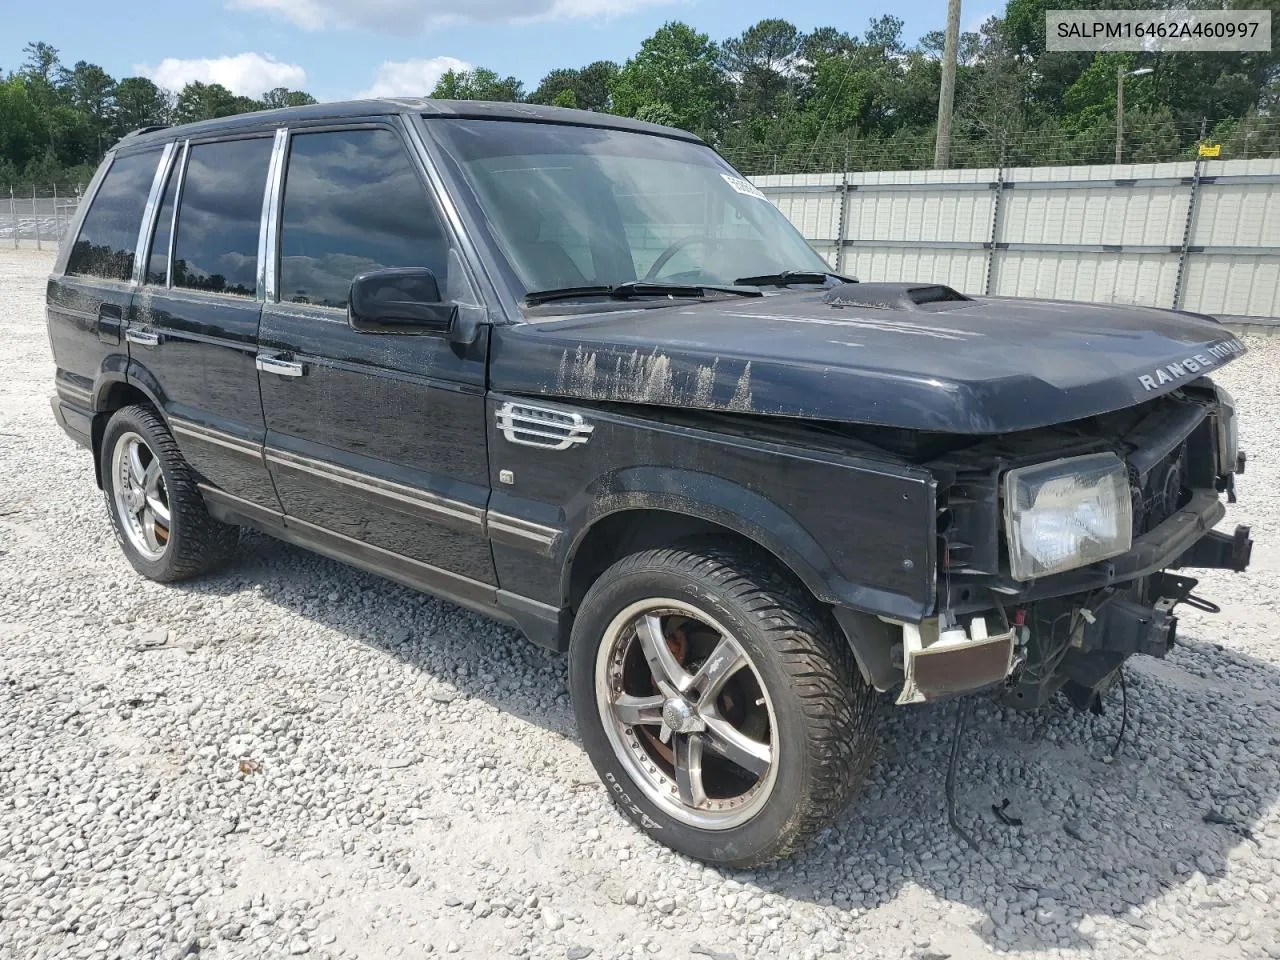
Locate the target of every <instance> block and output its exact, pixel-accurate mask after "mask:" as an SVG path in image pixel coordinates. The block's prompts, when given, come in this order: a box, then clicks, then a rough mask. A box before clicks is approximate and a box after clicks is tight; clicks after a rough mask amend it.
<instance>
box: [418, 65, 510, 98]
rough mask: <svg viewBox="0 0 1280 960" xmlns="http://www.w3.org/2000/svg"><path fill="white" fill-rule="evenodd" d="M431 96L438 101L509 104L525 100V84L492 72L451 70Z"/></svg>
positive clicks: (483, 70) (479, 68) (479, 69)
mask: <svg viewBox="0 0 1280 960" xmlns="http://www.w3.org/2000/svg"><path fill="white" fill-rule="evenodd" d="M431 96H432V97H435V98H436V99H438V100H498V101H503V102H507V103H511V102H516V101H519V100H523V99H524V84H523V83H521V82H520V81H519V80H517V79H516V78H515V77H499V76H498V75H497V74H496V73H494V72H493V71H492V70H487V69H485V68H484V67H476V68H475V69H474V70H450V71H449V72H447V73H446V74H445V75H444V76H443V77H441V78H440V82H439V83H437V84H436V88H435V89H434V90H432V91H431Z"/></svg>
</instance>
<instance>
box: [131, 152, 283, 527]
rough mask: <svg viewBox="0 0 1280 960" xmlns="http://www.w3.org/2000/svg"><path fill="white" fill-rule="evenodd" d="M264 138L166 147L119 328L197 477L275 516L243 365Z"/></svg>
mask: <svg viewBox="0 0 1280 960" xmlns="http://www.w3.org/2000/svg"><path fill="white" fill-rule="evenodd" d="M273 137H274V131H268V132H265V133H262V134H258V135H254V136H246V137H241V138H238V139H231V140H217V141H209V142H203V143H201V142H187V143H183V144H180V145H178V149H177V150H176V152H175V157H174V162H173V163H172V164H171V172H170V173H169V176H168V181H167V183H166V184H165V187H164V191H163V194H162V200H161V202H160V209H159V212H158V215H157V216H156V217H155V229H154V232H153V236H152V240H151V244H150V247H149V255H148V258H147V262H146V264H145V270H144V271H143V277H142V279H143V285H142V287H141V289H140V290H139V292H138V296H137V298H136V300H135V305H134V306H135V309H134V312H133V317H132V322H131V323H130V324H129V327H128V330H127V336H128V339H129V341H130V357H131V361H132V366H131V369H130V373H131V377H132V378H134V379H136V380H138V381H139V382H140V383H142V384H144V385H146V386H147V387H148V388H149V389H150V390H151V391H152V392H153V393H154V394H155V395H156V396H157V398H158V399H159V401H160V403H161V405H162V407H163V408H164V413H165V418H166V420H167V421H168V422H169V426H170V428H171V429H172V430H173V434H174V437H175V438H176V439H177V441H178V446H179V447H180V448H181V449H182V454H183V456H184V457H185V458H186V459H187V461H188V462H189V463H190V464H191V465H192V466H193V467H194V468H195V469H196V470H197V471H198V472H199V473H200V474H201V475H202V476H203V477H204V478H205V480H206V481H207V482H208V483H209V484H211V485H213V486H215V487H218V488H220V489H221V490H223V491H224V492H226V493H229V494H231V495H232V496H234V497H236V498H239V499H240V500H242V501H247V503H248V504H250V505H253V506H256V507H259V508H262V509H264V510H268V511H270V512H272V513H278V510H279V503H278V501H277V499H276V495H275V490H274V488H273V487H272V485H271V477H270V475H269V474H268V472H267V468H266V463H265V462H264V460H263V455H262V444H263V438H264V434H265V432H266V427H265V425H264V422H263V418H262V401H261V398H260V397H259V395H258V373H257V370H256V368H255V365H254V358H255V356H256V354H257V338H258V323H259V320H260V319H261V313H262V303H261V299H260V297H261V296H262V293H263V284H262V283H261V281H260V277H259V258H258V250H259V244H260V240H261V237H260V233H261V221H262V212H263V208H264V197H265V195H266V185H267V171H268V167H269V166H270V162H271V157H272V150H273V145H274V139H273ZM240 507H241V509H242V511H243V512H247V513H249V514H250V515H253V514H254V513H255V511H253V510H252V509H251V508H250V507H248V506H246V505H245V504H240Z"/></svg>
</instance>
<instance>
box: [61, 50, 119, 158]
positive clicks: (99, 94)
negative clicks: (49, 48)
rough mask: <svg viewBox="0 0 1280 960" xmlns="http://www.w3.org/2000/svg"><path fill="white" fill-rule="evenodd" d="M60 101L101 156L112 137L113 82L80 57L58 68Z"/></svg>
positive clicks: (100, 156)
mask: <svg viewBox="0 0 1280 960" xmlns="http://www.w3.org/2000/svg"><path fill="white" fill-rule="evenodd" d="M58 90H59V93H60V94H61V98H62V100H63V101H64V102H65V103H67V104H68V105H69V106H70V107H71V108H72V110H73V111H74V112H75V113H76V114H77V117H76V121H77V125H83V127H84V128H85V130H84V133H85V134H86V135H87V136H88V137H89V139H90V141H91V142H92V145H93V151H94V152H93V155H94V157H95V158H96V159H101V158H102V155H103V153H105V151H106V148H107V147H108V146H110V144H111V143H112V142H113V141H114V140H115V137H114V136H113V135H112V128H113V126H114V120H115V111H116V82H115V80H114V79H112V78H111V76H109V75H108V74H107V72H106V71H105V70H103V69H102V68H101V67H100V66H98V65H97V64H96V63H86V62H85V61H83V60H81V61H80V62H78V63H77V64H76V65H75V66H74V67H72V68H71V69H70V70H68V69H66V68H65V67H63V68H61V69H59V71H58Z"/></svg>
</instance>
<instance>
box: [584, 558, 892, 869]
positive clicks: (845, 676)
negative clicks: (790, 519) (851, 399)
mask: <svg viewBox="0 0 1280 960" xmlns="http://www.w3.org/2000/svg"><path fill="white" fill-rule="evenodd" d="M570 686H571V690H572V694H573V700H574V707H575V710H576V712H577V717H578V724H579V727H580V729H581V731H582V736H583V741H584V744H585V745H586V748H587V752H588V754H589V755H590V756H591V759H592V762H593V763H594V764H595V767H596V769H597V771H598V772H599V773H600V775H601V777H602V778H603V779H604V781H605V785H606V787H608V789H609V790H610V793H611V795H612V797H613V799H614V801H615V802H616V803H617V804H618V806H619V807H620V808H621V809H622V810H623V812H624V813H626V814H627V815H628V816H629V817H631V819H632V820H634V821H635V822H636V823H637V824H638V825H639V826H640V827H641V829H643V830H645V831H646V832H647V833H648V834H649V835H650V836H652V837H654V838H655V839H657V840H659V841H661V842H662V843H664V844H666V845H667V846H669V847H672V848H673V849H675V850H678V851H680V852H681V853H685V854H688V855H690V856H693V857H697V858H698V859H701V860H707V861H710V862H713V863H722V864H728V865H733V866H750V865H753V864H758V863H763V862H766V861H769V860H773V859H776V858H778V857H782V856H785V855H787V854H788V853H790V852H791V851H792V850H793V849H795V848H796V847H797V846H798V845H799V844H801V843H802V842H803V841H804V840H805V838H807V837H808V836H809V835H810V834H812V833H813V832H815V831H817V830H819V829H821V828H822V827H823V826H824V825H826V824H827V823H828V822H829V821H830V819H831V818H832V817H833V816H835V814H837V813H838V812H839V811H840V810H841V809H842V808H843V807H844V806H845V804H846V803H847V802H848V799H849V797H850V796H851V794H852V793H853V791H854V789H855V788H856V787H857V786H858V784H859V783H860V782H861V780H862V778H863V776H864V775H865V772H866V769H867V767H868V766H869V763H870V760H871V757H872V752H873V739H874V730H873V726H874V724H873V718H874V710H875V700H874V695H873V692H872V691H871V690H870V689H869V688H867V687H866V685H865V684H864V683H863V681H862V678H861V676H860V675H859V674H858V672H857V670H856V669H854V668H853V664H852V657H851V655H850V652H849V648H848V644H847V643H846V642H845V640H844V638H843V637H840V636H838V634H837V632H836V630H835V629H834V627H832V626H831V625H830V624H829V622H828V618H827V617H826V616H825V615H824V612H823V611H822V609H821V608H820V607H819V605H818V604H817V603H816V602H814V601H813V599H812V597H810V596H809V595H808V594H807V593H805V592H804V591H803V590H802V589H801V588H799V587H798V586H797V585H795V584H794V583H792V582H791V581H790V580H789V579H788V578H787V577H785V576H782V575H781V574H779V573H778V571H777V570H776V569H775V568H774V567H772V566H771V565H770V564H769V563H767V562H763V561H761V560H760V559H758V558H755V557H751V556H748V555H746V554H744V553H740V552H738V551H735V550H731V549H726V548H724V547H719V546H703V547H691V548H688V549H680V548H670V549H660V550H650V551H646V552H644V553H638V554H635V555H633V556H630V557H627V558H625V559H623V560H620V561H619V562H618V563H616V564H614V565H613V566H612V567H610V568H609V570H607V571H606V572H605V573H604V574H603V575H601V577H600V579H599V580H598V581H597V582H596V583H595V584H594V585H593V586H592V588H591V589H590V590H589V591H588V593H587V596H586V598H585V599H584V600H583V603H582V605H581V607H580V609H579V611H578V615H577V617H576V619H575V622H574V629H573V638H572V641H571V645H570Z"/></svg>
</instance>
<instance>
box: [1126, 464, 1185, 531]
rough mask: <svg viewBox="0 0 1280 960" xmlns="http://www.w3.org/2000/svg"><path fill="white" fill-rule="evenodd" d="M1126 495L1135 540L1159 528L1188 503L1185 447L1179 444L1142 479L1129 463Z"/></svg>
mask: <svg viewBox="0 0 1280 960" xmlns="http://www.w3.org/2000/svg"><path fill="white" fill-rule="evenodd" d="M1129 491H1130V494H1131V496H1132V497H1133V537H1134V539H1135V540H1136V539H1137V538H1138V537H1140V536H1142V535H1143V534H1144V533H1150V532H1151V531H1152V530H1154V529H1155V528H1156V527H1158V526H1160V524H1162V523H1164V522H1165V521H1166V520H1168V519H1169V518H1170V517H1171V516H1173V515H1174V514H1175V513H1177V512H1178V510H1180V509H1181V508H1182V507H1184V506H1186V505H1187V503H1188V502H1190V500H1191V490H1190V489H1189V488H1188V486H1187V444H1186V443H1185V442H1184V443H1181V444H1179V445H1178V446H1177V448H1176V449H1174V450H1173V452H1171V453H1169V454H1168V455H1167V456H1166V457H1164V459H1162V460H1160V461H1159V462H1158V463H1157V464H1156V465H1155V466H1154V467H1152V468H1151V469H1150V470H1149V471H1148V472H1147V474H1146V476H1139V475H1138V472H1137V471H1136V470H1135V469H1134V467H1133V465H1132V463H1130V465H1129Z"/></svg>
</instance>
